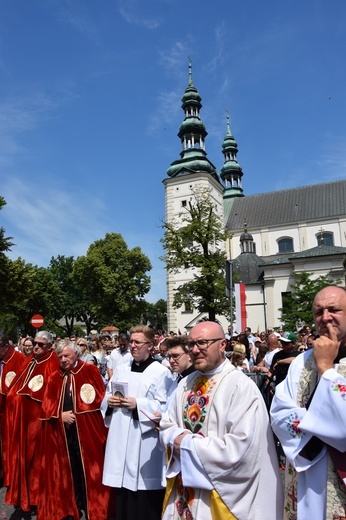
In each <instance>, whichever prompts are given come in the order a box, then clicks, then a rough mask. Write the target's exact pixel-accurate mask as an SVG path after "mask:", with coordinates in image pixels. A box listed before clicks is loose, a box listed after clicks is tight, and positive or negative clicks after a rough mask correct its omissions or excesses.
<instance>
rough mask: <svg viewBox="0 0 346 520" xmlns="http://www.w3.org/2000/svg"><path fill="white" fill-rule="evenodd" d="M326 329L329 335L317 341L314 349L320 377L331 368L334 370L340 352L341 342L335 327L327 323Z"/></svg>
mask: <svg viewBox="0 0 346 520" xmlns="http://www.w3.org/2000/svg"><path fill="white" fill-rule="evenodd" d="M326 327H327V329H328V333H327V334H326V335H324V336H320V337H319V338H317V339H316V340H315V346H314V349H313V351H314V358H315V362H316V366H317V369H318V374H319V376H322V374H323V373H324V372H325V371H326V370H328V369H329V368H334V359H335V358H336V356H337V355H338V352H339V340H338V338H337V335H336V332H335V329H334V327H333V326H332V324H331V323H327V324H326Z"/></svg>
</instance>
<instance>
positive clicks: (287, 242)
mask: <svg viewBox="0 0 346 520" xmlns="http://www.w3.org/2000/svg"><path fill="white" fill-rule="evenodd" d="M278 248H279V253H293V251H294V248H293V238H291V237H282V238H279V240H278Z"/></svg>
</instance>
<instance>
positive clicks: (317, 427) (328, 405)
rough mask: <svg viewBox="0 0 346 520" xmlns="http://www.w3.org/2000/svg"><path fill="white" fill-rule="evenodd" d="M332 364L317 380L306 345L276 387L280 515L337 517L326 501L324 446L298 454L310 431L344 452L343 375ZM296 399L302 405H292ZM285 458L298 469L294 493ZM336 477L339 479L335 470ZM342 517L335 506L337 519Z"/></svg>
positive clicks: (345, 400) (302, 518)
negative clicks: (282, 465)
mask: <svg viewBox="0 0 346 520" xmlns="http://www.w3.org/2000/svg"><path fill="white" fill-rule="evenodd" d="M343 361H344V360H342V362H343ZM345 361H346V360H345ZM342 362H341V363H342ZM341 366H342V364H341V365H340V367H341ZM337 368H338V367H337V366H336V367H335V369H329V370H326V372H324V374H323V375H322V377H321V378H320V380H319V382H318V384H317V376H318V373H317V368H316V365H315V362H314V360H313V352H312V350H310V351H307V352H305V353H304V354H301V355H300V356H298V357H297V358H296V359H295V360H294V361H293V362H292V363H291V366H290V368H289V371H288V374H287V377H286V379H285V381H283V382H282V383H281V384H279V385H278V386H277V387H276V392H275V396H274V399H273V402H272V406H271V417H272V427H273V430H274V432H275V434H276V435H277V436H278V438H279V440H280V442H281V444H282V447H283V449H284V452H285V454H286V457H287V465H286V466H287V467H286V486H285V487H286V490H287V492H286V496H285V504H284V505H285V518H288V519H289V518H298V520H310V519H313V520H326V519H328V520H329V519H332V518H338V516H334V515H333V514H328V513H327V509H329V506H328V508H327V500H328V501H329V502H330V501H331V500H332V497H331V496H330V495H331V494H332V492H328V493H327V466H328V459H329V455H328V451H327V448H326V447H325V446H324V447H323V448H322V450H321V451H320V453H319V454H318V455H317V456H316V457H315V458H314V459H313V460H312V461H310V460H308V459H307V458H304V457H303V456H302V455H301V454H300V452H301V450H302V449H303V448H304V446H305V445H306V444H307V443H308V442H309V440H310V439H311V437H313V436H316V437H318V438H320V439H321V440H322V441H323V442H325V443H327V444H329V445H330V446H333V447H334V448H336V449H337V450H339V451H341V452H345V451H346V379H345V377H344V376H345V373H344V374H343V376H342V375H341V374H340V373H338V371H337V370H336V369H337ZM316 384H317V387H316ZM309 386H310V388H309ZM315 387H316V390H315V394H314V396H313V398H312V400H311V404H310V405H309V407H308V410H307V409H306V408H305V406H304V403H305V404H307V400H308V399H307V398H305V397H304V393H305V394H306V396H307V397H308V396H309V395H310V394H311V392H312V391H313V390H314V388H315ZM300 401H301V405H299V404H297V403H299V402H300ZM288 463H291V464H292V465H293V467H294V468H295V470H296V471H297V474H298V480H297V482H298V493H296V489H294V487H293V484H291V481H292V472H290V471H289V465H288ZM329 463H330V462H329ZM335 479H336V480H337V479H338V477H337V475H336V474H335ZM292 482H293V481H292ZM337 514H338V513H337ZM344 516H345V514H342V511H340V518H343V517H344Z"/></svg>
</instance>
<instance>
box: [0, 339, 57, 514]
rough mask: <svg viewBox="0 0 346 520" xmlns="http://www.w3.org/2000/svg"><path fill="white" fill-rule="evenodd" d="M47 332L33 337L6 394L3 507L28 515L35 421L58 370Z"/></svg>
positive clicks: (32, 502)
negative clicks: (11, 507)
mask: <svg viewBox="0 0 346 520" xmlns="http://www.w3.org/2000/svg"><path fill="white" fill-rule="evenodd" d="M51 349H52V336H51V334H50V333H49V332H46V331H40V332H38V333H37V334H36V337H35V341H34V347H33V357H31V356H30V357H28V358H27V359H26V361H25V363H24V365H23V367H22V372H21V373H20V374H19V376H18V377H17V379H16V381H15V382H14V383H13V385H12V386H11V388H10V391H9V392H8V394H7V403H6V414H5V423H6V424H5V426H6V431H7V432H8V435H10V436H11V438H10V439H8V442H6V444H5V446H4V448H5V457H6V458H5V463H6V465H5V482H4V483H5V486H8V490H7V493H6V499H5V501H6V503H7V504H13V505H14V506H16V507H19V508H21V509H22V510H23V511H24V512H28V511H30V510H32V509H33V508H34V506H36V505H37V496H38V491H39V488H38V469H39V467H40V460H39V456H38V454H37V448H38V434H39V431H40V428H41V421H40V420H39V417H40V414H41V406H42V401H43V394H44V391H45V388H46V384H47V381H48V377H49V376H50V374H51V373H52V372H55V371H57V370H58V368H59V363H58V358H57V356H56V354H55V352H54V351H52V350H51Z"/></svg>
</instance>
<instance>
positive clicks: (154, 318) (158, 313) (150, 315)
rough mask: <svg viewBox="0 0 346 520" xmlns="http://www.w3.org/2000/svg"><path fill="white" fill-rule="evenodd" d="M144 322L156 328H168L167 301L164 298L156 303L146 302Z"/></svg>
mask: <svg viewBox="0 0 346 520" xmlns="http://www.w3.org/2000/svg"><path fill="white" fill-rule="evenodd" d="M142 322H143V323H145V324H148V326H150V327H153V329H155V330H161V331H163V330H167V302H166V300H163V299H162V298H161V299H160V300H157V302H156V303H148V302H147V303H145V310H144V315H143V319H142Z"/></svg>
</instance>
